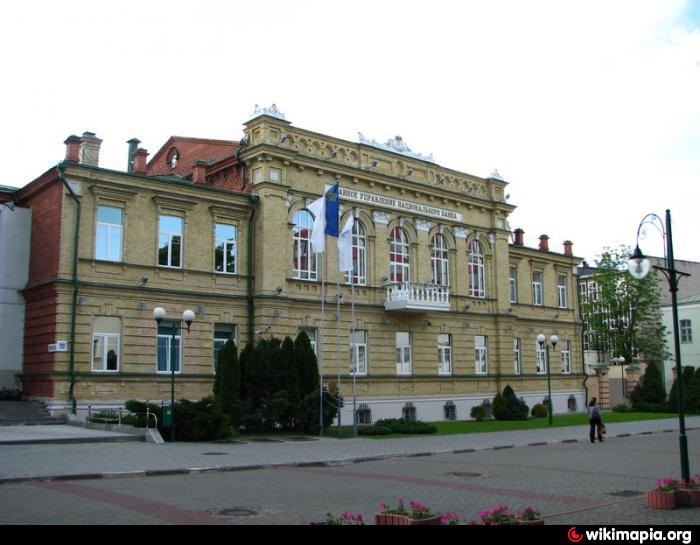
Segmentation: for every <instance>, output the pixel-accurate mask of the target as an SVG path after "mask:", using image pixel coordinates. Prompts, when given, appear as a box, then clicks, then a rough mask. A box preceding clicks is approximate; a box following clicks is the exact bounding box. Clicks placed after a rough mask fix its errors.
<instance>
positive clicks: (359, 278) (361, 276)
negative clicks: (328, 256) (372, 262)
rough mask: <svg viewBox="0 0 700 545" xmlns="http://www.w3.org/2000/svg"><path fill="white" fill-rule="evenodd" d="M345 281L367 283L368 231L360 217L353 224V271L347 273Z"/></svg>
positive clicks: (356, 284)
mask: <svg viewBox="0 0 700 545" xmlns="http://www.w3.org/2000/svg"><path fill="white" fill-rule="evenodd" d="M345 282H346V283H347V284H354V285H355V286H366V285H367V231H366V230H365V226H364V225H362V222H361V221H359V220H358V219H355V222H354V223H353V225H352V272H351V273H350V272H347V273H345Z"/></svg>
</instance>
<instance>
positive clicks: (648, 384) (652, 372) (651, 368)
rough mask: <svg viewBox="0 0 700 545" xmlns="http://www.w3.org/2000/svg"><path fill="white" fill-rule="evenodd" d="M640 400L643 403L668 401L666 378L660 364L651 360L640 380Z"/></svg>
mask: <svg viewBox="0 0 700 545" xmlns="http://www.w3.org/2000/svg"><path fill="white" fill-rule="evenodd" d="M639 400H640V401H641V402H643V403H654V404H660V403H664V402H665V401H666V390H665V388H664V380H663V377H662V376H661V371H660V370H659V366H658V365H657V364H656V363H655V362H653V361H651V362H649V364H648V365H647V368H646V371H644V376H643V377H642V379H641V381H640V389H639Z"/></svg>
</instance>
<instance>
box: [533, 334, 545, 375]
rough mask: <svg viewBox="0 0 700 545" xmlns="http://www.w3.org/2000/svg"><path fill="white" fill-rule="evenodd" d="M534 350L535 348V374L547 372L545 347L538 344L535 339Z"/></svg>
mask: <svg viewBox="0 0 700 545" xmlns="http://www.w3.org/2000/svg"><path fill="white" fill-rule="evenodd" d="M535 350H536V352H535V353H536V365H537V371H536V372H537V374H538V375H546V374H547V347H546V346H542V345H540V343H538V342H537V341H535Z"/></svg>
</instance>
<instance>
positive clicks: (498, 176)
mask: <svg viewBox="0 0 700 545" xmlns="http://www.w3.org/2000/svg"><path fill="white" fill-rule="evenodd" d="M489 178H491V179H492V180H498V181H499V182H505V180H504V179H503V176H501V173H500V172H498V169H497V168H494V169H493V172H492V173H491V175H490V176H489Z"/></svg>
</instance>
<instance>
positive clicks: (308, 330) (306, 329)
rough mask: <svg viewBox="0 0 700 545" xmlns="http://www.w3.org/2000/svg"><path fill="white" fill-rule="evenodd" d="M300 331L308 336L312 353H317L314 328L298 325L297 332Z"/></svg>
mask: <svg viewBox="0 0 700 545" xmlns="http://www.w3.org/2000/svg"><path fill="white" fill-rule="evenodd" d="M302 331H303V332H304V333H306V336H307V337H308V338H309V341H310V342H311V348H312V349H313V351H314V354H316V355H318V352H316V328H315V327H300V328H299V333H301V332H302Z"/></svg>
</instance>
